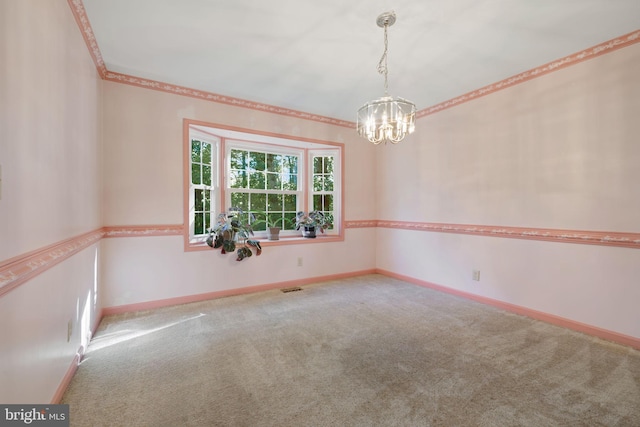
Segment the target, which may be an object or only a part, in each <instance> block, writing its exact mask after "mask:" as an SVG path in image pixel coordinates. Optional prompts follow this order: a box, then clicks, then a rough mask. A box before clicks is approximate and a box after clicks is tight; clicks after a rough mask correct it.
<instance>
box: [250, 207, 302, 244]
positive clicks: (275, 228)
mask: <svg viewBox="0 0 640 427" xmlns="http://www.w3.org/2000/svg"><path fill="white" fill-rule="evenodd" d="M256 215H257V216H258V219H257V220H256V221H255V222H252V223H251V225H252V226H253V227H254V228H256V227H257V226H258V225H259V224H264V225H265V228H266V231H267V239H268V240H280V231H281V230H282V225H283V224H284V225H285V229H287V228H286V226H287V225H288V226H290V227H293V221H292V220H291V219H290V218H287V217H286V216H284V215H279V216H272V215H270V214H267V213H266V212H257V213H256ZM288 229H290V228H288Z"/></svg>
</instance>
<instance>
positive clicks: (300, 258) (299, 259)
mask: <svg viewBox="0 0 640 427" xmlns="http://www.w3.org/2000/svg"><path fill="white" fill-rule="evenodd" d="M298 267H302V257H301V256H299V257H298Z"/></svg>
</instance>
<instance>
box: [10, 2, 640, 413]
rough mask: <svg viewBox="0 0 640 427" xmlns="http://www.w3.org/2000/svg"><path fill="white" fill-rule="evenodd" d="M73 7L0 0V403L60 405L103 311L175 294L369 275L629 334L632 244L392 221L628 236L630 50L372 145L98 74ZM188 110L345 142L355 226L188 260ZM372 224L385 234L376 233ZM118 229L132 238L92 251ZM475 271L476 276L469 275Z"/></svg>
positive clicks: (637, 272) (634, 177)
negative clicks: (257, 252)
mask: <svg viewBox="0 0 640 427" xmlns="http://www.w3.org/2000/svg"><path fill="white" fill-rule="evenodd" d="M78 5H80V6H81V3H77V2H76V3H72V2H65V1H64V0H50V1H47V2H37V1H35V0H20V1H17V0H16V1H11V2H8V1H3V2H0V18H1V19H2V22H1V23H2V26H1V31H2V38H3V41H6V42H4V43H2V44H0V63H2V64H3V68H2V73H1V74H0V95H1V97H0V99H1V102H2V110H1V111H0V119H1V121H0V123H2V126H1V128H2V132H3V133H2V139H1V140H0V143H1V144H0V166H1V167H2V178H3V183H2V198H1V199H0V325H1V326H0V402H4V403H13V402H21V403H24V402H33V403H38V402H43V403H45V402H50V401H52V400H56V399H57V398H59V397H60V393H61V391H62V390H64V385H65V381H67V380H68V379H69V377H70V374H71V373H72V372H73V368H74V361H75V360H76V359H75V358H76V357H77V353H78V352H82V346H84V345H86V343H87V341H88V339H89V336H90V331H91V330H92V328H94V327H95V326H96V322H97V320H98V317H99V315H100V311H101V307H102V306H104V307H107V308H110V309H113V308H114V307H115V308H118V307H120V308H122V307H125V308H126V307H136V306H140V305H141V304H142V305H144V304H147V303H151V304H152V303H153V302H154V301H156V302H157V301H161V300H165V301H185V299H188V298H191V297H193V296H197V295H214V294H225V293H229V292H241V291H242V290H243V289H244V290H246V289H256V288H255V287H259V286H261V285H267V286H270V285H273V286H277V285H278V284H281V283H291V284H293V283H296V282H297V281H300V282H306V281H308V280H310V278H314V277H328V276H340V275H349V274H354V273H357V272H370V271H373V270H374V269H376V268H377V269H378V270H379V271H382V272H386V273H388V274H390V275H401V276H403V277H406V278H409V279H411V280H414V281H416V282H420V283H431V284H436V285H441V286H444V287H445V288H447V289H450V290H452V291H456V292H464V293H467V294H469V295H476V296H479V297H483V298H490V299H492V300H495V301H498V302H503V303H506V304H513V305H517V306H520V307H524V308H525V309H528V310H537V311H540V312H543V313H548V314H549V315H554V316H559V317H562V318H565V319H569V320H570V321H573V322H582V323H585V324H587V325H592V326H594V327H597V328H603V329H605V330H608V331H613V332H615V333H618V334H622V335H626V336H629V337H636V338H638V337H640V314H638V310H637V307H636V305H637V304H636V302H637V301H638V300H640V288H638V286H637V283H638V281H637V277H640V251H638V250H637V249H630V247H633V244H631V245H628V246H629V247H607V246H598V245H582V244H568V243H558V242H547V241H533V240H523V239H506V238H501V237H489V236H486V235H468V234H456V233H444V232H440V231H422V230H418V229H413V230H412V229H401V228H396V227H393V226H392V224H393V221H405V222H409V223H413V224H416V225H417V226H418V227H424V225H425V224H429V223H451V224H470V225H471V226H473V225H474V224H476V225H480V226H482V225H493V226H498V227H499V226H512V227H522V228H523V229H525V228H551V229H555V228H560V229H568V230H576V229H577V230H580V229H584V230H592V231H595V230H599V231H613V232H620V233H623V234H624V233H626V234H624V236H626V235H629V236H636V235H637V233H638V232H639V231H640V230H639V229H638V226H637V224H638V222H637V218H640V193H639V192H638V191H637V189H636V188H635V187H636V184H635V183H637V182H640V172H639V170H640V169H638V167H637V165H638V164H640V146H639V145H638V144H637V143H636V140H637V138H636V135H638V134H639V132H638V131H640V124H639V123H640V122H639V121H638V120H636V117H638V116H639V113H640V81H639V77H638V76H640V44H638V43H636V44H634V45H631V46H627V47H624V48H622V49H620V50H617V51H615V52H610V53H607V54H606V55H603V56H600V57H597V58H593V59H590V60H588V61H585V62H582V63H579V64H576V65H572V66H570V67H568V68H564V69H561V70H557V71H554V72H552V73H550V74H548V75H545V76H542V77H538V78H535V79H533V80H530V81H526V82H524V83H521V84H517V85H515V86H512V87H509V88H507V89H504V90H500V91H497V92H495V93H492V94H490V95H487V96H483V97H480V98H478V99H475V100H473V101H470V102H466V103H462V104H459V105H457V106H455V107H453V108H449V109H445V110H442V111H439V112H437V113H435V114H428V115H423V117H422V118H420V119H419V121H418V130H417V132H416V134H414V135H412V136H411V137H409V138H408V139H407V140H406V141H404V142H403V143H402V144H399V145H397V146H393V147H391V146H379V147H374V146H372V145H370V144H368V143H366V142H364V141H363V140H361V139H359V138H358V137H357V136H356V135H355V132H354V131H353V129H352V128H349V127H346V126H344V123H341V122H338V121H333V122H330V124H327V123H322V122H321V121H317V120H304V119H301V118H300V117H298V116H296V114H295V112H294V114H277V113H276V112H274V111H271V110H270V111H259V110H260V108H257V107H260V106H257V107H256V108H252V105H253V106H255V104H251V103H249V104H247V105H249V107H251V108H240V107H237V106H233V105H230V104H229V103H226V104H225V103H220V102H209V101H205V100H203V99H201V98H202V96H200V95H202V94H199V95H198V96H195V95H193V94H192V96H180V95H177V94H175V93H167V92H162V91H156V90H149V89H145V88H140V87H139V86H136V84H141V83H140V82H138V83H135V81H136V79H133V78H130V77H128V76H122V75H117V74H115V73H110V72H108V71H107V70H106V69H105V67H104V64H103V63H102V62H101V60H100V55H99V49H98V47H97V46H96V45H95V44H92V43H91V42H92V41H91V40H89V42H87V43H88V44H89V49H87V44H86V43H85V41H84V40H83V38H82V35H81V33H84V35H85V36H87V34H90V33H91V32H90V27H88V25H87V24H86V22H84V23H83V22H75V20H74V17H73V14H72V12H71V11H72V10H73V11H76V12H78V7H79V6H78ZM80 9H81V7H80ZM80 21H81V20H80ZM79 26H80V27H81V28H80V29H79V28H78V27H79ZM91 55H93V56H94V57H95V58H96V59H95V62H94V61H93V60H92V56H91ZM6 64H11V66H10V67H9V66H7V65H6ZM96 64H97V67H98V69H99V71H96ZM100 74H101V75H103V77H104V78H105V79H106V81H104V82H103V81H101V80H100ZM118 82H127V83H130V84H132V85H127V84H121V83H118ZM176 90H177V91H180V90H182V89H181V88H177V89H176ZM203 96H208V95H207V94H204V95H203ZM267 110H269V109H267ZM423 113H424V111H423ZM184 118H188V119H192V120H199V121H203V122H211V123H221V124H224V125H227V126H236V127H241V128H246V129H249V130H254V131H257V132H266V133H277V134H286V135H291V136H301V137H306V138H312V139H320V140H327V141H334V142H340V143H344V144H345V163H346V167H345V174H346V176H345V197H344V199H345V204H346V206H345V220H346V221H348V222H350V223H352V224H355V223H357V222H360V224H361V225H362V224H369V225H368V226H362V227H361V228H359V227H358V226H354V227H350V228H347V229H346V230H345V238H344V241H338V242H331V243H318V244H304V245H282V246H271V247H268V248H266V249H265V252H264V254H263V255H262V256H261V257H259V258H256V257H254V258H252V259H251V260H248V261H244V262H243V263H237V262H235V261H234V260H233V257H230V256H222V255H221V254H219V253H218V252H217V251H199V252H184V250H183V240H182V236H180V235H176V234H175V230H176V229H179V227H180V226H181V224H182V223H183V221H184V219H183V217H182V200H183V195H182V123H183V119H184ZM376 220H382V221H383V222H381V224H383V226H382V227H378V228H375V227H374V226H375V224H376ZM105 226H106V228H102V227H105ZM111 226H113V227H114V228H110V227H111ZM118 226H134V227H131V228H126V227H125V228H123V229H121V228H119V227H118ZM135 226H140V227H139V228H136V227H135ZM145 227H147V228H148V229H150V230H152V231H153V230H155V232H156V233H157V234H159V235H156V236H149V235H147V234H145V233H144V232H143V231H142V230H144V229H145ZM112 230H120V231H118V232H117V233H111V231H112ZM123 230H124V231H123ZM131 230H136V233H140V236H142V235H143V234H144V235H145V236H144V237H139V236H138V235H135V233H134V235H135V237H118V238H108V239H103V240H100V239H101V237H103V236H107V237H109V236H112V235H114V234H115V235H122V234H126V233H127V232H130V231H131ZM151 234H153V233H151ZM591 235H592V237H593V236H595V235H596V233H591ZM621 235H622V234H621ZM40 250H42V251H41V252H37V251H40ZM34 251H36V253H34ZM300 257H301V258H302V259H303V265H302V266H298V258H300ZM34 266H35V267H34ZM472 270H480V271H481V280H480V281H479V282H476V281H472V280H471V271H472ZM16 272H17V274H18V276H16V275H15V273H16ZM214 273H216V274H214ZM14 285H15V286H14ZM68 322H70V324H71V327H72V330H73V332H72V334H71V337H70V340H69V341H68V342H67V327H68ZM634 342H637V339H636V340H635V341H634Z"/></svg>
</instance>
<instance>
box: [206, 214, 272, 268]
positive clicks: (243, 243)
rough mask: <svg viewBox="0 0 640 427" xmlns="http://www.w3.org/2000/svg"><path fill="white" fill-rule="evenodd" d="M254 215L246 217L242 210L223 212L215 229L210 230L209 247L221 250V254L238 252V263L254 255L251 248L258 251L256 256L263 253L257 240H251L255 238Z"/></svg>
mask: <svg viewBox="0 0 640 427" xmlns="http://www.w3.org/2000/svg"><path fill="white" fill-rule="evenodd" d="M253 219H254V218H253V215H252V214H249V215H245V214H244V212H243V211H242V209H238V208H231V209H229V212H222V213H220V214H219V215H218V220H217V222H216V224H215V226H214V227H213V228H211V229H210V230H209V237H207V245H209V246H211V247H212V248H214V249H218V248H221V253H223V254H225V253H229V252H233V251H236V247H238V246H239V247H238V249H237V251H236V255H237V258H236V261H242V260H243V259H245V258H248V257H250V256H251V255H253V251H252V250H251V248H252V247H253V248H255V249H256V255H260V254H261V253H262V247H261V246H260V242H259V241H257V240H253V239H250V237H251V236H253V228H252V227H251V222H252V221H253Z"/></svg>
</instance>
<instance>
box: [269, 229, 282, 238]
mask: <svg viewBox="0 0 640 427" xmlns="http://www.w3.org/2000/svg"><path fill="white" fill-rule="evenodd" d="M267 239H269V240H280V227H269V228H267Z"/></svg>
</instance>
